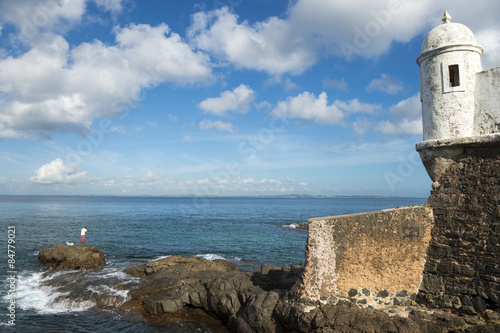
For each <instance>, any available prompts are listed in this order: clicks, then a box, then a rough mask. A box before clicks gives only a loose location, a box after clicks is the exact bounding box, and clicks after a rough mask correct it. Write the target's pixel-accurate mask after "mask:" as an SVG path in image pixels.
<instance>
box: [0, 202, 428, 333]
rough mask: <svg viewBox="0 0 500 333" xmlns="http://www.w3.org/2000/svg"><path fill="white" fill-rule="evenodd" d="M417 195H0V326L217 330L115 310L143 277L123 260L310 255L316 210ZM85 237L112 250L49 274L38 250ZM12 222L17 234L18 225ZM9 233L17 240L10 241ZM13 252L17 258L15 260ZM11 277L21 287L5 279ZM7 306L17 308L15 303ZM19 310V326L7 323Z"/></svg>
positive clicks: (354, 208)
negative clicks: (83, 232) (96, 261)
mask: <svg viewBox="0 0 500 333" xmlns="http://www.w3.org/2000/svg"><path fill="white" fill-rule="evenodd" d="M425 201H426V199H419V198H189V197H183V198H173V197H79V196H74V197H55V196H33V197H30V196H0V248H2V250H1V251H0V253H1V255H0V331H2V332H4V331H6V332H9V331H13V332H96V331H103V332H104V331H106V332H215V331H217V330H218V328H217V326H213V325H212V326H211V324H209V323H203V322H199V321H195V320H192V321H190V318H183V319H182V320H177V321H176V322H171V323H169V324H165V323H163V324H162V325H161V326H159V325H158V324H155V323H152V322H150V321H148V320H145V319H144V318H142V317H140V316H137V315H135V314H133V313H130V312H127V311H119V310H116V309H115V305H119V304H121V303H122V302H125V301H126V300H127V299H128V293H127V290H128V289H130V287H131V286H133V285H134V284H137V283H138V280H137V279H136V278H133V277H130V276H128V275H126V274H125V273H123V269H124V268H125V267H129V266H131V265H137V264H141V263H145V262H147V261H151V260H155V259H158V258H162V257H166V256H170V255H182V256H199V257H202V258H206V259H209V260H213V259H226V260H229V261H231V262H232V263H233V264H235V265H236V266H237V267H238V268H240V269H243V270H252V269H255V268H258V267H260V266H261V265H262V264H275V265H290V264H298V263H301V262H303V261H304V250H305V245H306V241H307V231H304V230H299V229H297V228H296V227H297V226H298V225H300V224H303V223H305V222H307V219H309V218H312V217H321V216H331V215H341V214H350V213H358V212H367V211H375V210H381V209H386V208H394V207H403V206H409V205H419V204H423V203H425ZM85 226H86V227H87V229H88V230H89V232H88V233H87V244H88V245H92V246H96V247H97V248H99V249H100V250H102V251H103V253H104V254H105V257H106V266H104V267H101V268H98V269H94V270H88V271H67V270H65V271H58V272H50V273H49V274H47V272H48V271H49V270H48V269H47V268H45V267H44V265H43V264H42V263H41V262H39V260H38V252H39V250H40V249H42V248H44V247H50V246H52V245H53V244H57V243H66V242H73V243H75V244H79V243H80V229H81V228H83V227H85ZM9 230H14V231H15V234H14V233H13V232H12V231H9ZM13 235H15V236H13ZM9 239H11V240H13V241H15V243H12V242H11V244H10V245H13V246H15V248H12V247H11V248H10V249H11V252H10V256H8V254H9V252H8V245H9V244H8V243H9ZM9 259H10V263H12V262H13V261H12V259H14V260H15V263H14V264H13V266H10V267H9ZM12 275H14V276H15V279H16V284H15V295H13V294H12V293H9V290H10V288H11V285H10V281H12V280H8V278H9V277H11V276H12ZM10 304H15V307H14V308H13V307H12V306H11V308H10V309H9V308H8V307H9V305H10ZM12 310H14V314H15V320H14V321H13V322H12V321H11V323H15V326H8V325H7V324H8V323H9V320H12V319H11V318H12V317H9V314H12Z"/></svg>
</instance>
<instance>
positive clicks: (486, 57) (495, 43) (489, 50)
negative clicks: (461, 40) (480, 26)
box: [476, 27, 500, 69]
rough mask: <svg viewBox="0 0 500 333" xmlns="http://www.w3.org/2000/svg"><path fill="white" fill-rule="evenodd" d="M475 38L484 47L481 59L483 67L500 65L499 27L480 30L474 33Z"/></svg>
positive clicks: (488, 67)
mask: <svg viewBox="0 0 500 333" xmlns="http://www.w3.org/2000/svg"><path fill="white" fill-rule="evenodd" d="M476 39H477V42H478V44H479V45H481V46H482V47H483V48H484V54H483V56H482V59H481V61H482V64H483V69H490V68H493V67H498V66H500V27H499V28H492V29H485V30H481V31H479V32H478V33H476Z"/></svg>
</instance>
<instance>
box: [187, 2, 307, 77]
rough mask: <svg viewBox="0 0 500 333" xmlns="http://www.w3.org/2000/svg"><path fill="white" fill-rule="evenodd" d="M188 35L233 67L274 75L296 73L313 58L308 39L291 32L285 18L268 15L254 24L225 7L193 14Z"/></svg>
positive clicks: (201, 47)
mask: <svg viewBox="0 0 500 333" xmlns="http://www.w3.org/2000/svg"><path fill="white" fill-rule="evenodd" d="M188 36H189V38H190V40H191V42H192V43H194V44H195V45H196V46H197V47H198V48H200V49H202V50H205V51H207V52H210V53H211V54H213V55H215V56H217V57H220V58H221V59H223V60H224V61H229V62H231V63H232V64H234V65H235V66H236V67H239V68H250V69H256V70H260V71H265V72H267V73H270V74H273V75H281V74H284V73H293V74H299V73H302V72H303V71H304V70H305V69H307V68H308V67H310V66H311V65H312V64H313V63H314V62H315V61H316V54H315V51H314V50H313V49H312V48H310V47H308V40H307V39H302V37H301V35H298V36H297V35H294V31H293V29H292V27H291V26H290V24H289V22H288V21H286V20H283V19H280V18H278V17H270V18H267V19H266V20H264V21H262V22H257V23H255V24H253V25H250V24H249V23H248V22H246V21H244V22H241V23H238V16H237V15H236V14H234V13H231V12H230V11H229V10H228V8H227V7H224V8H221V9H217V10H214V11H211V12H199V13H196V14H194V15H193V17H192V25H191V27H190V28H189V30H188Z"/></svg>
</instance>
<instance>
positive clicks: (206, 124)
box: [199, 119, 233, 133]
mask: <svg viewBox="0 0 500 333" xmlns="http://www.w3.org/2000/svg"><path fill="white" fill-rule="evenodd" d="M199 126H200V129H201V130H203V131H210V130H216V131H221V132H229V133H233V125H232V124H231V123H226V122H223V121H220V120H216V121H212V120H207V119H203V120H202V121H201V122H200V124H199Z"/></svg>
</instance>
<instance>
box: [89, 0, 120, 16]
mask: <svg viewBox="0 0 500 333" xmlns="http://www.w3.org/2000/svg"><path fill="white" fill-rule="evenodd" d="M94 2H95V3H96V5H98V6H100V7H103V8H104V9H105V10H109V11H110V12H113V13H117V12H119V11H121V10H122V0H94Z"/></svg>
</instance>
